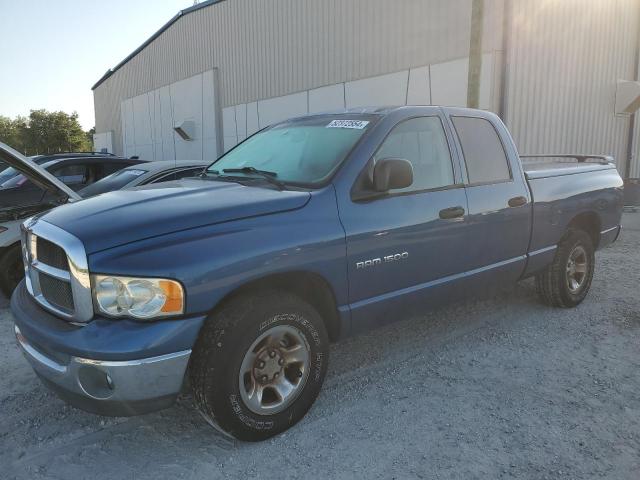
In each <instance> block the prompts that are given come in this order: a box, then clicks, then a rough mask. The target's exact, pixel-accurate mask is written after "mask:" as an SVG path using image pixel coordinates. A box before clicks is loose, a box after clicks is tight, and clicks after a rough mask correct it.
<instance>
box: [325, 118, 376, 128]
mask: <svg viewBox="0 0 640 480" xmlns="http://www.w3.org/2000/svg"><path fill="white" fill-rule="evenodd" d="M367 125H369V122H368V121H367V120H333V121H332V122H331V123H330V124H329V125H327V128H355V129H357V130H362V129H363V128H364V127H366V126H367Z"/></svg>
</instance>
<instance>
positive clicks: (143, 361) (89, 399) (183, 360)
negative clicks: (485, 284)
mask: <svg viewBox="0 0 640 480" xmlns="http://www.w3.org/2000/svg"><path fill="white" fill-rule="evenodd" d="M11 308H12V311H13V315H14V318H15V323H16V325H15V334H16V339H17V341H18V345H19V346H20V348H21V349H22V351H23V353H24V355H25V357H26V358H27V360H28V361H29V363H30V364H31V366H32V367H33V369H34V371H35V372H36V373H37V375H38V376H39V377H40V378H41V380H42V381H43V382H44V383H45V384H46V385H47V386H48V387H49V388H51V389H52V390H53V391H55V392H56V393H57V394H58V395H59V396H60V397H61V398H62V399H63V400H65V401H67V402H68V403H70V404H72V405H74V406H76V407H78V408H81V409H83V410H86V411H89V412H92V413H97V414H100V415H110V416H130V415H139V414H143V413H148V412H152V411H155V410H160V409H162V408H165V407H168V406H169V405H171V404H172V403H173V402H174V401H175V399H176V397H177V395H178V393H180V390H181V388H182V384H183V381H184V377H185V373H186V370H187V365H188V363H189V357H190V355H191V347H192V345H193V343H194V342H195V338H196V336H197V333H198V331H199V327H200V326H201V324H202V320H203V319H202V318H196V319H183V320H172V321H170V322H154V323H149V324H143V323H136V322H131V321H126V320H125V321H122V320H105V319H98V320H94V321H93V322H91V323H90V324H88V325H86V326H84V327H75V326H73V325H70V324H69V323H68V322H65V321H63V320H60V319H59V318H57V317H55V316H53V315H51V314H49V313H48V312H46V311H44V310H43V309H42V308H40V307H39V306H38V305H37V304H36V303H35V302H34V300H33V299H32V298H31V297H30V296H29V295H28V293H27V292H26V289H25V288H24V282H23V283H22V284H20V285H19V286H18V288H17V289H16V291H15V292H14V295H13V297H12V298H11ZM180 322H183V323H180ZM185 329H186V330H185Z"/></svg>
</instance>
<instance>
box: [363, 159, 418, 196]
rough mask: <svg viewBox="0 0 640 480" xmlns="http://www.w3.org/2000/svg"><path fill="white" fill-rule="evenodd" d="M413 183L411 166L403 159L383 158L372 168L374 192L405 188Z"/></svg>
mask: <svg viewBox="0 0 640 480" xmlns="http://www.w3.org/2000/svg"><path fill="white" fill-rule="evenodd" d="M412 183H413V165H411V162H410V161H409V160H405V159H403V158H383V159H381V160H378V161H377V162H376V164H375V167H374V168H373V188H374V189H375V191H376V192H387V191H389V190H394V189H397V188H406V187H409V186H411V184H412Z"/></svg>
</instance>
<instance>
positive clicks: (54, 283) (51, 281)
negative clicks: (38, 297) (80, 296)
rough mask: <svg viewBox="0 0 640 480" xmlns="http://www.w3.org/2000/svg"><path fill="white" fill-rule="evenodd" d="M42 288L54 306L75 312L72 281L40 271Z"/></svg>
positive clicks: (43, 293) (45, 296)
mask: <svg viewBox="0 0 640 480" xmlns="http://www.w3.org/2000/svg"><path fill="white" fill-rule="evenodd" d="M40 290H41V291H42V295H44V298H46V299H47V301H48V302H49V303H51V304H52V305H53V306H55V307H58V308H61V309H63V310H66V311H67V312H73V293H71V282H66V281H64V280H60V279H58V278H55V277H51V276H49V275H47V274H46V273H40Z"/></svg>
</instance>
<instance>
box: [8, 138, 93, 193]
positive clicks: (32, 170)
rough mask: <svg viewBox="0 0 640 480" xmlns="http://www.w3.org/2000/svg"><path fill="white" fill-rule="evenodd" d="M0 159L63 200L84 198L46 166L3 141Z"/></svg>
mask: <svg viewBox="0 0 640 480" xmlns="http://www.w3.org/2000/svg"><path fill="white" fill-rule="evenodd" d="M0 161H3V162H5V163H6V164H7V165H9V166H10V167H13V168H15V169H16V170H18V171H19V172H20V173H22V174H23V175H24V176H25V177H27V178H28V179H29V180H31V181H32V182H33V183H35V184H36V185H38V186H39V187H41V188H44V189H45V190H47V191H49V192H51V193H52V194H53V195H55V196H56V197H57V198H59V199H61V201H62V202H64V201H66V200H70V201H75V200H80V199H81V198H82V197H80V195H78V194H77V193H76V192H74V191H73V190H71V189H70V188H69V187H67V186H66V185H65V184H64V183H62V182H61V181H60V180H58V179H57V178H56V177H54V176H53V175H51V174H50V173H49V172H47V171H46V170H45V169H44V168H42V167H41V166H39V165H37V164H36V163H34V162H33V161H32V160H30V159H28V158H27V157H25V156H24V155H22V154H21V153H20V152H18V151H17V150H14V149H13V148H11V147H10V146H9V145H6V144H4V143H2V142H0Z"/></svg>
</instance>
